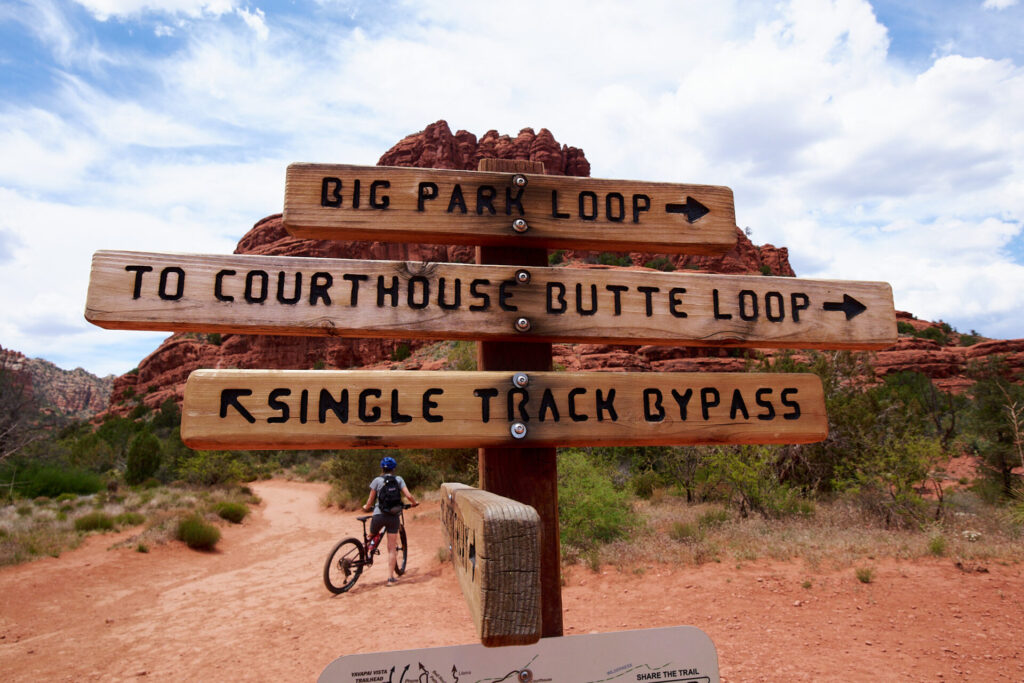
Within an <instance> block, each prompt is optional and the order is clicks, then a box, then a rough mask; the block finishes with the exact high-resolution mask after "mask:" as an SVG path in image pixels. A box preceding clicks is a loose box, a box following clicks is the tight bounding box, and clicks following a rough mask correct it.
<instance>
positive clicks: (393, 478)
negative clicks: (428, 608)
mask: <svg viewBox="0 0 1024 683" xmlns="http://www.w3.org/2000/svg"><path fill="white" fill-rule="evenodd" d="M396 467H398V462H397V461H396V460H395V459H394V458H392V457H391V456H386V457H384V458H383V459H382V460H381V461H380V476H379V477H376V478H375V479H374V480H373V481H371V482H370V497H369V498H367V500H366V505H364V506H363V510H365V511H366V512H369V511H370V510H373V519H372V520H370V535H371V536H373V535H374V534H376V533H377V532H378V531H380V529H381V527H384V528H386V529H387V531H388V534H387V536H388V571H389V572H390V573H391V576H390V577H389V578H388V584H387V585H389V586H393V585H395V584H396V583H397V582H398V580H397V579H396V578H395V567H396V566H398V552H397V546H398V525H399V522H400V518H399V514H400V513H401V507H398V506H401V503H402V498H401V497H402V496H405V497H406V498H408V499H409V503H410V504H411V506H412V507H416V506H417V505H419V503H417V502H416V499H415V498H413V497H412V494H411V493H409V489H408V488H407V487H406V485H405V480H404V479H402V478H401V477H399V476H398V475H396V474H395V473H394V472H395V468H396ZM396 488H397V489H398V491H400V492H401V493H400V495H398V496H397V502H395V500H392V503H393V504H395V505H396V507H395V508H392V509H391V510H384V509H381V506H380V502H381V501H380V500H379V499H378V497H381V498H383V496H384V495H388V496H395V493H394V489H396Z"/></svg>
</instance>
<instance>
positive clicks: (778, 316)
mask: <svg viewBox="0 0 1024 683" xmlns="http://www.w3.org/2000/svg"><path fill="white" fill-rule="evenodd" d="M773 305H774V309H773ZM764 315H765V317H766V318H768V320H770V321H772V322H773V323H778V322H782V321H783V320H785V319H786V300H785V299H783V298H782V294H781V293H780V292H768V293H767V294H765V295H764Z"/></svg>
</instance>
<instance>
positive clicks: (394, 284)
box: [377, 275, 398, 308]
mask: <svg viewBox="0 0 1024 683" xmlns="http://www.w3.org/2000/svg"><path fill="white" fill-rule="evenodd" d="M385 296H389V297H391V307H392V308H394V307H395V306H397V305H398V278H397V277H395V276H394V275H392V276H391V286H390V287H385V286H384V276H383V275H378V276H377V307H378V308H383V307H384V297H385Z"/></svg>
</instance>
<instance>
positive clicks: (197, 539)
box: [177, 514, 220, 550]
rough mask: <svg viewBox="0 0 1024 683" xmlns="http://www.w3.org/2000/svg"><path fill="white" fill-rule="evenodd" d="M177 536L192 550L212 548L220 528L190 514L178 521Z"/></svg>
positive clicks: (196, 515)
mask: <svg viewBox="0 0 1024 683" xmlns="http://www.w3.org/2000/svg"><path fill="white" fill-rule="evenodd" d="M177 538H178V540H179V541H182V542H183V543H184V544H185V545H187V546H188V547H189V548H192V549H193V550H212V549H213V547H214V546H215V545H217V541H219V540H220V529H218V528H217V527H215V526H213V525H212V524H207V523H206V522H205V521H203V518H202V517H200V516H199V515H198V514H192V515H189V516H188V517H185V518H183V519H182V520H181V521H179V522H178V530H177Z"/></svg>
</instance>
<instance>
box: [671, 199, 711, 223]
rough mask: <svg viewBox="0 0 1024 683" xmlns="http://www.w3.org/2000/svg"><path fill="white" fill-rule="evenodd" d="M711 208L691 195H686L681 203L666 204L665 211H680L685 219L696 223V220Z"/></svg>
mask: <svg viewBox="0 0 1024 683" xmlns="http://www.w3.org/2000/svg"><path fill="white" fill-rule="evenodd" d="M710 211H711V209H709V208H708V207H706V206H704V205H703V204H701V203H700V202H698V201H697V200H696V199H694V198H693V197H687V198H686V201H685V202H683V203H682V204H666V205H665V213H682V214H685V215H686V220H687V221H689V222H690V223H696V222H697V221H698V220H700V219H701V218H703V217H704V216H706V215H707V214H708V213H710Z"/></svg>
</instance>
